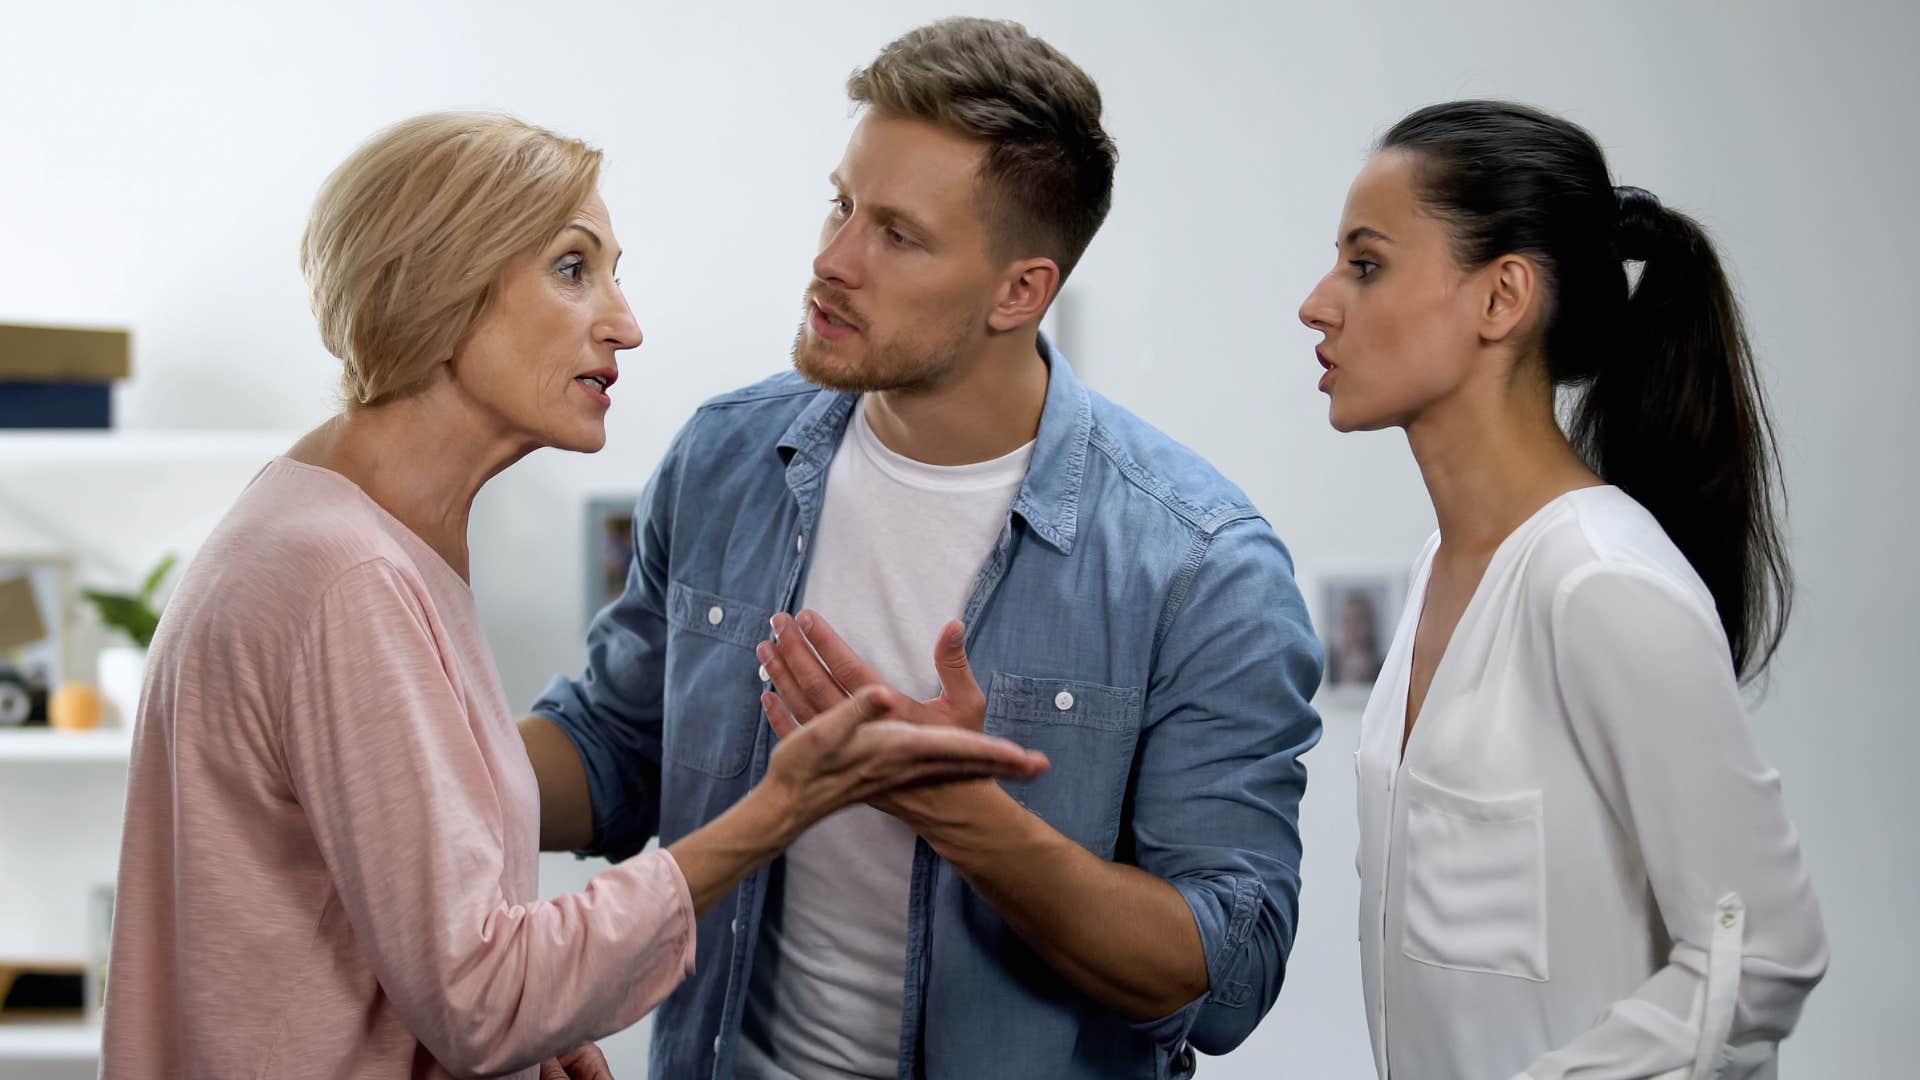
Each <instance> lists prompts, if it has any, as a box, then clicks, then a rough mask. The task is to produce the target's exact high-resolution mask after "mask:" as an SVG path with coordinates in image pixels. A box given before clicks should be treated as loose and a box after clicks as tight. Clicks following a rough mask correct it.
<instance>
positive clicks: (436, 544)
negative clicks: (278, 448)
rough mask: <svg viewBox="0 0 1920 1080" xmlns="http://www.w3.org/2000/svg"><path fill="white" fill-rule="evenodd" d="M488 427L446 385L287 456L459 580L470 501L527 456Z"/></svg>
mask: <svg viewBox="0 0 1920 1080" xmlns="http://www.w3.org/2000/svg"><path fill="white" fill-rule="evenodd" d="M489 421H490V418H489V417H488V416H486V415H485V413H484V412H483V411H482V410H480V409H478V408H476V407H474V406H473V405H472V403H471V402H469V401H466V400H464V399H463V398H462V397H461V395H460V394H459V393H458V390H457V388H455V387H454V386H453V385H452V384H451V383H445V384H439V385H435V386H433V387H430V388H429V389H427V390H424V391H421V392H420V393H418V394H415V395H413V396H411V397H407V398H403V399H401V400H398V401H394V402H390V403H386V404H382V405H375V406H370V407H365V408H359V409H352V410H349V411H348V412H345V413H343V414H341V415H339V416H336V417H334V418H333V419H332V420H329V421H327V422H326V423H325V424H322V425H321V426H320V427H318V428H315V429H314V430H313V431H311V432H309V433H308V434H307V435H306V436H305V437H304V438H302V439H301V440H300V441H299V442H298V443H296V444H294V447H293V449H292V450H290V451H288V454H287V456H289V457H291V458H293V459H294V460H296V461H302V462H305V463H307V464H309V465H317V466H319V467H321V468H324V469H331V470H332V471H334V472H337V473H339V474H340V475H342V476H344V477H346V478H347V479H349V480H351V481H353V482H354V484H356V485H358V486H359V488H360V490H361V491H363V492H365V493H366V494H367V497H368V498H370V499H372V500H373V501H374V502H376V503H378V504H380V508H381V509H383V510H385V511H386V512H387V513H389V514H392V515H393V516H394V517H395V518H397V519H398V520H399V521H400V523H401V524H403V525H405V526H406V527H407V528H408V529H409V530H411V531H412V532H413V533H414V535H416V536H418V537H419V538H420V539H421V540H423V541H425V542H426V544H427V546H429V547H431V548H433V550H434V551H435V552H437V553H439V555H440V557H441V558H442V559H444V560H446V563H447V565H448V566H450V567H452V568H453V570H454V572H456V573H458V574H459V575H460V576H461V577H462V578H463V579H464V578H467V577H468V563H469V560H468V552H467V521H468V519H469V517H470V516H471V515H472V511H473V499H474V496H475V495H478V494H479V493H480V488H481V487H482V486H484V485H485V484H486V482H487V481H488V480H491V479H492V478H493V477H494V476H496V475H498V474H499V473H500V471H501V470H503V469H505V468H506V467H507V466H509V465H511V464H513V463H514V462H515V461H518V460H520V458H522V457H524V456H526V454H527V453H528V452H529V451H531V450H533V449H534V447H533V446H532V445H531V444H529V443H527V442H526V441H525V440H524V439H519V438H514V437H511V436H510V435H509V434H508V433H507V432H506V431H504V430H503V429H502V428H501V427H500V426H499V425H498V423H497V422H489Z"/></svg>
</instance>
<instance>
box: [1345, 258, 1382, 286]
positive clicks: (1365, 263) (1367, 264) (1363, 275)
mask: <svg viewBox="0 0 1920 1080" xmlns="http://www.w3.org/2000/svg"><path fill="white" fill-rule="evenodd" d="M1347 265H1348V266H1351V267H1353V269H1354V271H1355V272H1356V273H1358V275H1359V277H1360V280H1362V281H1365V280H1366V279H1367V278H1370V277H1372V276H1373V275H1374V272H1375V271H1377V270H1379V269H1380V264H1379V263H1377V262H1374V261H1372V260H1371V259H1349V260H1348V261H1347Z"/></svg>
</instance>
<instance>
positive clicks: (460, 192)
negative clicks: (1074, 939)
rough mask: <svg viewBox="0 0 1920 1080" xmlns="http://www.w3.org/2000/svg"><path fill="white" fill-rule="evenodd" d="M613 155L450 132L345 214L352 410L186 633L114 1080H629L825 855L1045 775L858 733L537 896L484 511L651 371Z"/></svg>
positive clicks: (220, 550)
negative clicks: (731, 942) (736, 933)
mask: <svg viewBox="0 0 1920 1080" xmlns="http://www.w3.org/2000/svg"><path fill="white" fill-rule="evenodd" d="M599 163H600V156H599V154H598V152H597V151H594V150H591V149H589V148H588V147H586V146H585V145H583V144H581V143H579V142H577V141H574V140H572V139H566V138H562V137H560V136H557V135H554V134H552V133H550V132H547V131H543V130H540V129H538V128H534V127H531V126H528V125H526V124H523V123H520V122H518V121H515V120H512V119H509V118H505V117H498V116H481V115H450V114H440V115H431V116H423V117H419V118H417V119H414V120H410V121H407V122H405V123H402V124H400V125H398V126H396V127H394V128H392V129H390V130H388V131H386V132H384V133H382V134H381V135H379V136H377V137H375V138H374V139H373V140H372V141H371V142H369V143H367V144H366V145H365V146H363V147H362V148H361V149H360V150H359V151H358V152H356V153H355V154H354V155H353V156H352V157H351V158H349V159H348V160H347V162H346V163H345V164H344V165H342V166H341V167H340V169H339V170H338V171H337V172H336V173H335V174H334V175H333V177H332V178H331V179H330V180H329V181H328V182H327V184H326V186H325V188H324V189H323V191H322V192H321V194H320V197H319V199H318V202H317V204H316V206H315V208H314V212H313V217H312V220H311V222H310V223H309V226H308V229H307V234H306V238H305V242H304V246H303V249H302V258H301V262H302V266H303V268H304V269H305V272H306V275H307V280H308V283H309V285H310V287H311V289H312V297H313V307H314V311H315V314H316V315H317V316H318V319H319V323H320V331H321V335H322V337H323V339H324V340H325V342H326V344H327V347H328V348H329V349H330V350H331V351H332V352H334V353H335V354H336V355H337V356H339V357H341V358H342V360H344V362H345V369H346V372H345V388H346V396H347V405H346V408H345V409H344V411H343V412H342V413H341V414H340V415H339V416H336V417H335V418H333V419H332V420H330V421H328V422H327V423H326V424H324V425H322V426H321V427H320V428H318V429H317V430H315V431H313V432H312V433H311V434H309V435H307V436H306V437H305V438H303V439H301V440H300V442H299V443H298V444H296V445H295V446H294V447H293V448H292V449H291V450H289V451H288V452H287V454H286V455H285V456H283V457H280V458H276V459H275V460H273V461H272V462H271V463H269V464H268V465H267V466H266V467H265V468H264V469H262V470H261V472H260V474H259V476H258V477H257V478H256V479H255V480H254V481H253V483H252V484H251V485H250V486H249V487H248V488H247V490H246V492H245V493H244V494H243V495H242V496H241V497H240V499H239V501H238V503H237V504H236V505H235V506H234V507H233V509H232V511H231V512H230V513H229V514H228V515H227V517H226V519H225V520H224V521H223V522H222V523H221V525H220V526H219V528H218V529H217V530H216V531H215V533H214V534H213V536H212V537H211V538H210V539H209V540H208V542H207V543H206V545H205V547H204V548H203V549H202V550H201V552H200V554H199V556H198V558H196V559H195V560H194V563H193V565H192V567H191V568H190V569H189V570H188V571H187V573H186V575H185V576H184V577H183V578H182V580H181V583H180V586H179V589H178V590H177V592H176V593H175V595H174V598H173V601H172V603H171V604H170V605H169V607H168V610H167V613H166V616H165V618H164V619H163V620H162V622H161V626H160V630H159V633H158V634H157V635H156V638H155V641H154V647H153V654H152V664H151V669H150V671H149V674H148V682H147V686H146V692H145V694H144V697H143V705H142V708H141V714H140V722H139V731H138V734H137V737H136V742H135V747H134V757H133V767H132V778H131V787H130V789H129V792H128V800H127V826H126V838H125V844H124V848H123V851H122V855H121V865H120V884H119V898H120V900H119V911H118V919H117V923H116V926H115V929H114V941H113V956H112V965H113V973H114V977H113V980H112V983H111V989H110V990H109V993H108V1002H107V1027H106V1041H105V1059H104V1071H105V1074H106V1075H108V1076H135V1075H138V1076H191V1077H218V1076H238V1075H242V1074H244V1075H248V1076H267V1077H307V1076H313V1077H321V1076H325V1077H342V1076H353V1077H423V1076H432V1077H438V1076H447V1075H472V1074H485V1075H495V1074H513V1075H516V1076H524V1077H531V1076H533V1075H535V1069H536V1068H538V1067H540V1066H541V1065H542V1063H543V1062H544V1063H545V1065H544V1069H543V1070H542V1072H541V1073H540V1075H543V1076H549V1077H550V1076H555V1075H573V1076H583V1077H584V1076H601V1075H605V1063H604V1060H603V1059H601V1058H600V1057H599V1053H598V1051H597V1050H593V1049H592V1048H591V1047H590V1046H585V1047H584V1048H583V1044H588V1042H589V1040H591V1039H594V1038H596V1037H599V1036H602V1035H605V1034H607V1033H610V1032H612V1031H615V1030H618V1029H620V1028H622V1027H625V1026H627V1025H629V1024H631V1023H633V1022H634V1021H636V1020H638V1019H639V1018H640V1017H641V1016H643V1015H644V1014H645V1013H646V1012H648V1011H649V1010H650V1009H652V1008H653V1007H654V1005H655V1004H657V1003H658V1002H659V1001H660V1000H661V998H662V997H664V996H665V995H666V994H667V993H668V991H670V990H671V989H672V988H673V987H674V985H675V984H677V983H678V982H679V981H680V980H681V979H682V978H683V977H684V976H685V975H686V974H687V973H688V972H689V971H690V970H692V966H693V964H694V962H695V957H694V950H693V942H694V920H695V918H696V917H697V916H698V915H699V914H700V913H701V912H702V911H704V910H705V909H706V908H707V907H708V906H709V905H711V904H712V903H714V902H715V901H716V900H717V899H718V898H720V897H721V896H722V895H724V894H725V892H726V891H727V890H728V889H730V888H731V887H732V886H733V885H734V883H736V882H737V881H738V880H739V879H740V878H741V877H742V876H743V875H745V874H746V873H747V872H749V871H750V870H752V869H753V868H755V867H757V866H758V865H760V864H761V863H763V862H765V861H766V860H768V859H769V858H771V857H772V856H774V855H775V854H777V853H778V852H779V851H780V850H781V849H782V848H783V847H785V846H786V845H787V844H788V843H790V842H791V841H792V840H793V839H794V838H795V837H797V836H798V835H799V834H800V832H801V831H802V830H803V829H805V828H806V827H807V826H808V825H809V824H810V823H812V822H814V821H816V820H818V819H819V818H821V817H822V816H824V815H825V814H827V813H829V812H831V811H833V810H835V809H837V808H839V807H842V806H845V805H848V804H851V803H854V802H858V801H861V800H862V799H864V798H866V797H868V796H871V795H874V794H876V793H879V792H882V791H885V790H888V789H891V788H893V787H895V786H899V785H903V784H911V783H916V782H922V781H926V780H929V779H934V778H947V777H954V776H998V775H1005V776H1028V775H1032V774H1034V773H1036V772H1038V771H1039V770H1040V769H1042V768H1044V767H1045V762H1044V759H1042V758H1039V757H1038V756H1037V755H1033V754H1030V753H1029V752H1026V751H1023V750H1020V749H1019V748H1018V747H1015V746H1014V745H1013V744H1011V743H1007V742H1003V741H1000V740H994V739H988V738H986V737H984V736H980V735H975V734H971V733H964V732H960V731H955V730H935V729H921V728H914V727H911V726H905V725H901V724H898V723H893V722H884V721H877V720H874V719H873V716H874V715H875V712H876V710H875V709H874V708H872V706H871V705H870V704H868V703H867V702H864V701H862V702H855V703H852V704H851V705H850V706H849V707H848V708H846V709H844V710H841V711H839V712H838V713H836V714H835V715H833V716H831V717H826V718H822V720H821V721H819V722H816V723H814V724H812V725H809V726H808V728H807V729H806V730H804V731H799V732H796V733H793V734H791V735H789V736H788V737H787V738H785V739H784V740H782V743H781V745H780V747H779V749H778V750H777V751H776V753H775V754H774V756H773V763H772V766H771V768H770V770H769V772H768V775H767V780H766V781H765V782H764V783H762V784H761V785H760V786H759V787H758V788H756V789H754V790H753V791H752V792H751V793H750V794H748V795H747V796H746V798H744V799H743V800H742V801H741V802H739V803H738V804H736V805H735V806H734V807H733V808H732V809H731V810H730V811H728V812H727V813H726V814H725V815H723V816H721V817H720V818H718V819H717V820H715V821H714V822H712V823H711V824H710V825H708V826H707V827H705V828H703V829H701V830H699V831H698V832H696V833H694V834H692V835H690V836H688V837H686V838H685V839H682V840H681V841H679V842H678V843H675V844H673V845H672V846H671V847H669V848H667V849H666V850H663V851H658V852H654V853H651V854H646V855H642V856H639V857H637V858H634V859H630V860H628V861H627V862H624V863H622V864H620V865H618V866H615V867H613V868H611V869H608V870H606V871H604V872H603V873H601V874H600V875H598V876H597V877H595V878H594V879H593V881H592V882H591V884H590V885H589V886H588V887H587V889H586V890H585V891H583V892H580V893H575V894H571V895H568V896H563V897H560V898H559V899H556V900H550V901H548V900H541V899H539V898H538V896H537V894H536V889H537V883H538V882H537V879H538V874H537V868H536V857H537V848H538V836H539V826H540V806H539V794H538V791H537V789H536V785H535V782H534V775H533V772H532V770H531V768H530V767H529V763H528V761H527V757H526V753H525V751H524V749H523V748H522V744H521V741H520V737H519V735H518V734H517V733H516V729H515V723H514V720H515V716H516V713H515V712H514V710H513V709H512V708H511V707H509V705H508V703H507V700H506V697H505V694H504V692H503V691H502V689H501V686H500V681H499V678H498V675H497V674H496V672H495V669H494V665H493V661H492V657H491V655H490V653H489V650H488V646H487V643H486V640H485V638H484V637H483V635H482V633H481V630H480V621H479V618H478V616H477V615H476V613H475V609H474V599H473V594H472V592H471V591H470V589H469V586H468V580H467V566H468V549H467V536H466V533H467V520H468V510H469V507H470V506H471V505H472V502H473V499H474V496H475V494H476V493H477V492H478V491H479V489H480V487H481V485H483V484H484V483H486V481H487V480H488V478H490V477H492V476H494V475H495V474H497V473H499V472H500V471H501V470H502V469H505V468H506V467H507V466H509V465H511V464H512V463H513V462H515V461H517V460H518V459H519V458H521V457H522V456H524V455H526V454H527V453H528V452H529V451H532V450H534V449H537V448H539V447H543V446H554V447H562V448H565V449H569V450H579V451H594V450H598V449H599V448H600V447H601V445H602V444H603V442H604V441H605V422H606V413H607V409H608V408H609V406H610V404H611V398H610V395H609V390H610V389H611V388H612V386H613V383H614V380H615V379H616V377H617V375H618V367H617V364H616V362H615V354H616V353H617V352H619V351H620V350H623V349H631V348H634V347H636V346H638V345H639V344H640V328H639V327H638V326H637V325H635V323H634V318H633V314H632V312H631V311H630V310H629V309H628V307H627V303H626V300H625V299H624V298H623V296H622V295H621V293H620V291H619V289H618V288H617V283H616V281H615V279H614V276H613V275H614V269H615V266H616V264H617V262H618V260H619V256H620V248H619V245H618V244H617V243H616V241H615V239H614V234H613V228H612V225H611V223H610V222H609V220H608V215H607V209H606V207H605V205H604V204H603V203H602V202H601V200H600V197H599V196H598V194H597V193H596V185H597V177H598V171H599Z"/></svg>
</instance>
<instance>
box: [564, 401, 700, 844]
mask: <svg viewBox="0 0 1920 1080" xmlns="http://www.w3.org/2000/svg"><path fill="white" fill-rule="evenodd" d="M692 430H693V424H692V423H689V424H688V425H687V426H686V427H685V428H683V429H681V431H680V434H679V435H678V436H677V437H676V438H675V439H674V441H673V444H672V446H671V447H670V448H669V449H668V451H667V454H666V456H665V457H663V458H662V459H661V462H660V465H659V467H658V468H657V469H656V470H655V471H654V474H653V477H652V478H651V479H650V480H649V481H648V482H647V486H646V489H645V490H644V491H643V492H642V493H641V495H640V500H639V502H638V503H637V504H636V505H635V507H634V514H633V562H632V564H631V565H630V566H629V567H628V569H627V585H626V588H625V590H623V591H622V592H621V594H620V597H619V599H617V600H615V601H614V602H613V603H611V604H608V605H607V606H606V607H605V608H602V609H601V610H600V613H599V614H597V615H595V616H594V619H593V623H592V625H591V626H589V628H588V630H587V663H586V668H585V669H584V670H583V671H582V672H581V673H580V675H579V676H578V677H575V678H568V677H566V676H559V677H556V678H555V679H554V680H553V682H551V683H549V684H548V685H547V688H546V690H545V691H544V692H543V693H542V694H541V695H540V699H539V700H538V701H536V702H535V703H534V705H533V712H534V713H535V714H536V715H540V716H544V717H547V718H548V719H550V720H552V721H553V722H554V723H555V724H557V725H558V726H559V728H560V730H562V731H564V732H566V733H567V737H568V738H569V739H571V740H573V745H574V747H575V749H577V750H578V751H579V753H580V760H581V763H582V764H583V765H585V767H586V773H587V788H588V791H589V792H590V793H591V795H592V798H593V840H592V842H591V843H590V844H589V845H588V846H587V847H585V848H582V849H581V850H580V852H579V854H581V855H601V856H605V857H607V858H610V859H616V860H617V859H624V858H627V857H628V856H630V855H633V854H634V853H635V852H638V851H639V850H640V849H642V848H644V847H646V845H647V842H648V841H649V840H651V839H653V837H654V835H655V834H656V833H657V832H658V831H659V828H660V752H661V741H660V740H661V720H662V714H663V711H664V708H665V664H666V651H667V620H666V598H667V580H668V578H667V574H668V569H667V568H668V558H669V554H670V545H671V537H672V532H673V507H674V504H675V502H676V500H677V499H678V496H679V488H680V474H681V464H682V462H683V461H684V460H685V454H686V446H687V443H688V441H689V439H690V437H691V432H692Z"/></svg>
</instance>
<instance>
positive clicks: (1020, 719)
mask: <svg viewBox="0 0 1920 1080" xmlns="http://www.w3.org/2000/svg"><path fill="white" fill-rule="evenodd" d="M1140 712H1141V693H1140V691H1139V690H1138V689H1137V688H1129V687H1117V686H1102V685H1100V684H1099V683H1090V682H1080V681H1076V680H1072V679H1036V678H1030V677H1027V676H1024V675H1012V674H1008V673H1007V672H996V673H995V674H994V676H993V684H992V686H991V687H990V689H989V690H988V692H987V724H986V730H987V734H989V735H998V736H1000V737H1001V738H1005V739H1012V740H1013V741H1014V742H1017V743H1019V744H1020V745H1022V746H1025V747H1027V748H1028V749H1031V750H1039V751H1042V752H1044V753H1045V754H1046V755H1047V758H1048V760H1049V761H1050V762H1051V763H1052V767H1051V768H1049V769H1048V770H1047V771H1046V772H1044V773H1041V774H1040V775H1039V776H1037V777H1035V778H1033V779H1032V780H1003V781H1001V785H1002V786H1003V787H1005V788H1006V789H1007V791H1008V793H1009V794H1011V795H1012V796H1013V797H1014V798H1015V799H1018V800H1019V801H1020V804H1021V805H1022V806H1025V807H1026V808H1027V809H1029V810H1032V811H1033V812H1034V813H1036V814H1039V815H1040V817H1041V818H1042V819H1043V820H1045V821H1046V823H1047V824H1049V825H1051V826H1053V827H1054V828H1056V829H1058V830H1060V832H1062V833H1064V834H1065V835H1067V836H1069V837H1072V838H1073V840H1074V841H1075V842H1077V843H1079V844H1080V846H1082V847H1084V848H1086V849H1087V850H1089V851H1092V852H1093V853H1094V854H1096V855H1099V856H1100V857H1101V858H1103V859H1105V858H1112V857H1113V851H1114V844H1115V841H1116V840H1117V839H1118V837H1119V832H1120V809H1121V804H1122V802H1124V801H1125V798H1126V791H1127V777H1128V775H1129V773H1130V772H1131V770H1132V767H1133V749H1134V743H1135V742H1136V741H1137V740H1138V738H1139V733H1140Z"/></svg>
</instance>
